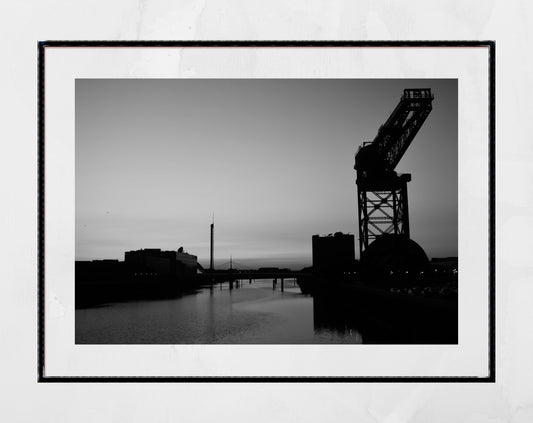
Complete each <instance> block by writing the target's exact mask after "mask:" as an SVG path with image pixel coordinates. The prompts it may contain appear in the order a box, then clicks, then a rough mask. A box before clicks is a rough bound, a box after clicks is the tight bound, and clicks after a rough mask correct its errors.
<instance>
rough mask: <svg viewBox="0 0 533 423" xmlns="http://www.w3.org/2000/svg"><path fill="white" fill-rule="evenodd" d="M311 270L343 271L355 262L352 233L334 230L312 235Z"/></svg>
mask: <svg viewBox="0 0 533 423" xmlns="http://www.w3.org/2000/svg"><path fill="white" fill-rule="evenodd" d="M312 241H313V270H315V271H318V272H328V273H331V272H343V271H347V270H351V269H352V268H353V267H354V263H355V239H354V236H353V235H352V234H343V233H342V232H336V233H335V234H329V235H328V236H320V235H313V238H312Z"/></svg>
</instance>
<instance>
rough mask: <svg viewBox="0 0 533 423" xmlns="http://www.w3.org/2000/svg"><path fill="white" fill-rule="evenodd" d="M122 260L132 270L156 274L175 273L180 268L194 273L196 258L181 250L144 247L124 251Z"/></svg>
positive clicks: (178, 271) (196, 264) (196, 265)
mask: <svg viewBox="0 0 533 423" xmlns="http://www.w3.org/2000/svg"><path fill="white" fill-rule="evenodd" d="M124 262H125V263H126V265H127V266H128V267H129V268H130V269H131V270H132V271H134V272H135V271H139V272H152V273H155V274H157V275H175V274H176V273H180V270H182V271H185V272H188V273H196V269H197V267H198V258H197V256H194V255H192V254H188V253H186V252H184V251H183V247H180V249H179V250H178V251H173V250H171V251H163V250H161V249H160V248H145V249H141V250H135V251H126V252H125V253H124Z"/></svg>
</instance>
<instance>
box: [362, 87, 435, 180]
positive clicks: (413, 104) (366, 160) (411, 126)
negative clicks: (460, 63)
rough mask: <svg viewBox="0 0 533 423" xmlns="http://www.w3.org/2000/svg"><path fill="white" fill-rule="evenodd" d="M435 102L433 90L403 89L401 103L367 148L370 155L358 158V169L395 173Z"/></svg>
mask: <svg viewBox="0 0 533 423" xmlns="http://www.w3.org/2000/svg"><path fill="white" fill-rule="evenodd" d="M432 101H433V94H432V93H431V90H430V89H429V88H416V89H413V88H409V89H405V90H403V95H402V97H401V99H400V102H399V103H398V105H397V106H396V108H395V109H394V111H393V112H392V113H391V115H390V117H389V118H388V119H387V121H386V122H385V123H384V124H383V125H382V126H381V127H380V128H379V130H378V134H377V135H376V137H375V138H374V140H373V141H372V142H371V143H370V144H369V145H367V146H366V147H368V148H367V152H365V153H366V154H361V156H359V155H358V157H356V168H357V169H361V170H370V168H374V169H375V170H377V168H381V169H383V170H387V171H393V170H394V169H395V168H396V166H397V165H398V163H399V161H400V160H401V158H402V157H403V155H404V154H405V152H406V150H407V148H408V147H409V145H410V144H411V141H413V138H414V137H415V135H416V134H417V133H418V131H419V129H420V128H421V127H422V125H423V123H424V121H425V120H426V118H427V116H428V115H429V113H430V112H431V109H432V105H431V103H432ZM366 147H363V149H365V148H366ZM369 153H370V154H369ZM359 159H360V160H359Z"/></svg>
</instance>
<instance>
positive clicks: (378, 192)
mask: <svg viewBox="0 0 533 423" xmlns="http://www.w3.org/2000/svg"><path fill="white" fill-rule="evenodd" d="M432 101H433V94H432V93H431V90H430V89H429V88H416V89H405V90H403V95H402V97H401V99H400V102H399V103H398V105H397V106H396V108H395V109H394V111H393V112H392V114H391V115H390V117H389V118H388V119H387V121H386V122H385V123H384V124H383V125H382V126H381V127H380V128H379V130H378V133H377V135H376V137H375V138H374V140H373V141H372V142H365V143H363V146H361V147H360V148H359V150H358V151H357V154H356V156H355V166H354V168H355V170H356V171H357V191H358V194H357V198H358V209H359V252H360V254H361V257H363V255H364V253H365V251H366V250H367V249H368V247H369V245H370V244H371V243H372V242H374V241H375V240H376V239H378V238H379V237H381V236H383V235H389V234H394V235H396V236H401V237H405V238H407V239H409V236H410V231H409V210H408V202H407V183H408V182H410V181H411V174H409V173H405V174H397V173H396V172H395V171H394V169H395V168H396V166H397V165H398V163H399V161H400V160H401V158H402V157H403V155H404V153H405V152H406V150H407V149H408V147H409V145H410V144H411V142H412V141H413V139H414V137H415V135H416V134H417V133H418V131H419V130H420V128H421V127H422V125H423V124H424V122H425V120H426V118H427V117H428V115H429V113H430V112H431V109H432Z"/></svg>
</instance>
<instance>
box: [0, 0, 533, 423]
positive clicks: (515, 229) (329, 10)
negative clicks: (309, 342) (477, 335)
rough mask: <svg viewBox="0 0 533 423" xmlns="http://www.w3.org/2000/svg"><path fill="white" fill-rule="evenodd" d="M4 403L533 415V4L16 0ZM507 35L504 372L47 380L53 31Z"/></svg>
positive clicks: (378, 416)
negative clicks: (40, 374)
mask: <svg viewBox="0 0 533 423" xmlns="http://www.w3.org/2000/svg"><path fill="white" fill-rule="evenodd" d="M0 19H1V25H0V32H1V37H0V40H1V41H0V42H1V45H2V53H3V55H2V66H1V67H0V75H1V79H0V80H1V81H2V96H1V98H2V101H1V102H0V108H1V116H2V119H1V121H2V125H1V127H0V131H1V135H2V136H1V138H0V139H1V145H2V152H1V154H0V172H1V178H0V180H1V191H0V192H1V193H2V197H1V198H2V206H3V207H2V213H1V215H0V216H1V218H0V234H2V242H1V243H0V248H1V250H0V257H2V262H1V266H0V284H1V288H0V293H1V295H0V340H1V346H0V381H1V382H0V389H1V391H0V409H1V410H2V416H3V419H5V420H6V421H43V422H48V421H82V422H83V421H98V422H105V421H176V420H178V419H180V420H185V421H192V422H194V421H213V420H215V419H216V420H217V421H226V420H228V421H248V420H251V421H258V422H262V421H269V422H270V421H278V422H280V421H300V420H301V421H325V420H326V419H329V420H333V419H335V420H336V421H358V422H367V421H368V422H376V421H378V422H427V421H431V422H450V421H452V422H469V423H481V422H491V423H494V422H531V421H533V360H532V359H531V357H533V331H532V330H531V327H530V325H531V322H533V278H532V277H531V271H532V267H533V264H532V262H531V261H530V260H529V256H530V252H531V251H532V250H533V241H532V240H533V218H532V217H531V216H532V213H531V211H530V210H531V209H530V207H531V206H532V205H533V198H532V194H533V189H532V188H531V184H530V181H532V180H533V170H531V169H532V168H531V166H530V165H529V164H530V160H531V159H532V158H533V142H532V141H531V139H530V138H531V136H530V133H531V130H530V126H531V123H530V122H531V118H530V114H531V113H530V109H531V107H530V98H532V97H533V81H532V79H531V77H530V73H531V71H530V69H531V65H532V64H533V63H532V59H531V42H532V41H533V40H532V38H533V37H532V35H533V34H532V30H531V29H530V25H531V23H532V22H533V4H531V3H530V2H527V1H522V2H517V1H497V2H496V1H492V2H490V1H470V2H465V1H463V2H460V1H441V2H438V3H435V2H432V3H430V2H423V1H416V2H410V3H409V5H407V2H401V3H400V2H396V3H393V2H383V3H379V4H378V3H377V2H357V3H356V2H349V1H346V2H341V1H307V2H306V1H292V2H290V4H289V3H288V2H281V1H269V2H252V1H240V2H235V1H232V2H229V1H226V2H223V1H219V2H209V3H207V2H203V3H202V2H193V1H189V2H186V1H179V2H178V1H174V2H171V1H167V2H164V1H160V2H156V1H154V2H150V3H148V2H145V1H139V2H138V3H132V2H126V1H120V0H118V1H115V2H103V1H93V2H85V3H83V4H74V2H67V1H44V0H43V1H28V2H25V3H22V2H21V3H20V4H19V3H15V2H13V3H7V2H3V3H2V5H0ZM46 39H50V40H60V39H70V40H88V39H100V40H111V39H131V40H135V39H141V40H150V39H175V40H180V39H181V40H186V39H199V40H209V39H215V40H216V39H228V40H231V39H241V40H254V39H256V40H270V39H285V40H297V39H316V40H318V39H324V40H328V39H329V40H332V39H337V40H341V39H346V40H358V39H373V40H380V39H383V40H388V39H404V40H410V39H422V40H424V39H440V40H451V39H459V40H460V39H494V40H496V42H497V47H496V50H497V70H496V73H497V93H496V95H497V111H496V114H497V134H496V136H497V153H498V156H497V175H498V182H497V210H496V212H497V228H496V230H497V233H496V236H497V240H498V246H497V263H496V265H497V286H498V288H497V351H496V353H497V383H495V384H481V385H473V384H464V385H461V384H391V385H387V384H368V385H365V384H335V385H324V384H310V385H294V384H290V385H284V384H252V385H243V384H235V385H223V384H197V385H193V384H157V385H151V384H125V385H123V384H107V385H106V384H101V385H97V384H37V383H36V378H37V348H36V343H37V327H36V322H37V319H36V313H37V308H36V304H37V297H36V288H37V275H36V268H37V256H36V245H37V238H36V233H37V199H36V195H37V178H36V175H37V142H36V139H37V126H36V116H37V102H36V98H37V40H46Z"/></svg>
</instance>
